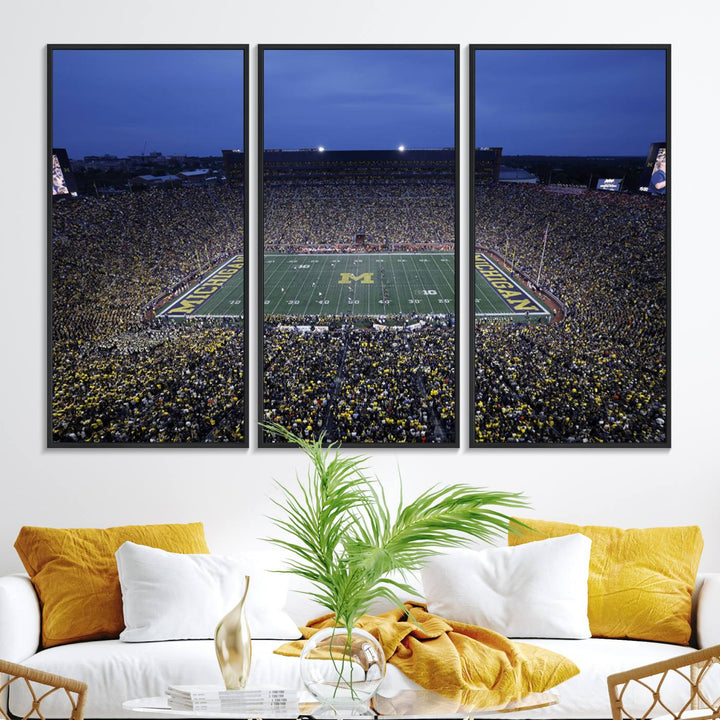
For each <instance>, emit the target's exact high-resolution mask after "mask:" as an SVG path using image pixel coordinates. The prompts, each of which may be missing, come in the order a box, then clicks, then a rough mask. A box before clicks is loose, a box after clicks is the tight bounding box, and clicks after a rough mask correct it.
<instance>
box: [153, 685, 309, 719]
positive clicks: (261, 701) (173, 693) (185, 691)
mask: <svg viewBox="0 0 720 720" xmlns="http://www.w3.org/2000/svg"><path fill="white" fill-rule="evenodd" d="M166 695H167V696H168V705H169V707H170V709H171V710H192V711H193V712H209V713H235V714H237V715H238V716H239V717H241V716H245V717H261V716H262V717H268V716H273V715H274V716H280V717H288V718H294V717H297V716H298V715H299V714H300V711H299V708H298V693H297V691H296V690H286V689H284V688H280V687H254V688H246V689H245V690H226V689H225V688H224V687H223V686H222V685H170V687H168V689H167V690H166Z"/></svg>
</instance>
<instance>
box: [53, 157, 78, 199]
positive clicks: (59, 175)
mask: <svg viewBox="0 0 720 720" xmlns="http://www.w3.org/2000/svg"><path fill="white" fill-rule="evenodd" d="M52 194H53V196H55V195H72V196H73V197H76V196H77V183H76V182H75V176H74V175H73V171H72V169H71V168H70V159H69V158H68V154H67V150H65V149H64V148H53V152H52Z"/></svg>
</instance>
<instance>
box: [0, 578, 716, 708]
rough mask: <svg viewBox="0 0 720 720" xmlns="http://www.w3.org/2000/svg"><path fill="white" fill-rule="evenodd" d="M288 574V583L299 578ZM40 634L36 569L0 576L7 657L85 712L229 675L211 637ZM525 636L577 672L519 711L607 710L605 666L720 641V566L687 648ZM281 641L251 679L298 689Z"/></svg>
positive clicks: (397, 685)
mask: <svg viewBox="0 0 720 720" xmlns="http://www.w3.org/2000/svg"><path fill="white" fill-rule="evenodd" d="M291 578H292V580H291V583H292V582H293V581H294V582H297V581H295V580H294V577H293V576H291ZM415 586H416V587H421V585H419V584H416V585H415ZM297 590H298V586H297V585H296V586H295V587H293V586H292V584H291V587H290V592H289V594H288V603H287V606H286V610H287V612H288V613H289V614H290V616H291V617H292V618H293V620H295V621H296V622H297V623H298V624H299V625H302V624H304V623H306V622H307V621H308V620H309V619H310V618H313V617H316V616H318V615H321V614H323V609H322V608H319V607H318V606H317V605H315V604H314V603H313V602H312V601H311V600H310V599H309V598H307V597H306V596H305V595H303V594H301V593H299V592H298V591H297ZM419 595H420V594H419V593H418V597H419ZM382 609H383V608H378V611H379V610H382ZM39 642H40V606H39V602H38V598H37V595H36V593H35V589H34V587H33V585H32V583H31V582H30V580H29V578H28V577H27V576H25V575H8V576H5V577H2V578H0V659H4V660H9V661H11V662H17V663H22V664H24V665H27V666H30V667H33V668H37V669H39V670H44V671H46V672H50V673H55V674H59V675H64V676H67V677H71V678H76V679H79V680H83V681H85V682H86V683H87V684H88V686H89V692H88V702H87V706H86V712H85V716H86V718H89V719H94V718H123V717H136V718H142V717H154V715H152V714H151V715H138V714H137V713H135V712H132V711H128V710H124V709H123V707H122V703H123V702H124V701H126V700H129V699H132V698H139V697H149V696H157V695H162V694H163V693H164V691H165V689H166V688H167V686H168V685H169V684H171V683H174V684H200V683H203V684H204V683H208V684H210V683H212V684H221V683H222V680H221V676H220V672H219V670H218V666H217V661H216V659H215V653H214V645H213V642H212V641H210V640H191V641H172V642H150V643H125V642H121V641H120V640H103V641H94V642H84V643H75V644H69V645H61V646H57V647H52V648H49V649H45V650H42V649H39ZM522 642H530V643H534V644H536V645H539V646H542V647H544V648H547V649H551V650H554V651H556V652H558V653H561V654H563V655H565V656H566V657H568V658H570V659H571V660H573V661H574V662H575V663H576V664H577V666H578V667H579V668H580V674H579V675H576V676H575V677H573V678H571V679H570V680H568V681H566V682H565V683H563V684H561V685H560V686H558V687H557V690H556V693H557V694H558V695H559V696H560V702H559V703H558V704H556V705H554V706H550V707H546V708H542V709H537V710H532V711H524V712H522V713H520V714H518V715H517V716H518V717H528V718H575V719H577V720H579V719H582V718H609V717H610V716H611V713H610V705H609V700H608V693H607V684H606V680H607V676H608V675H610V674H612V673H615V672H619V671H622V670H624V669H628V668H633V667H636V666H640V665H645V664H648V663H651V662H657V661H661V660H664V659H667V658H671V657H674V656H677V655H680V654H682V653H687V652H690V651H692V650H694V649H696V648H702V647H709V646H710V645H715V644H720V573H716V574H704V575H699V576H698V580H697V585H696V590H695V595H694V602H693V638H692V645H691V646H689V647H688V646H680V645H669V644H664V643H657V642H647V641H636V640H609V639H603V638H592V639H589V640H551V639H537V640H532V639H531V640H528V639H523V640H522ZM279 644H280V642H279V641H277V640H273V641H270V640H260V641H254V642H253V662H252V675H251V683H275V684H281V685H283V686H286V687H297V688H298V689H300V688H301V687H302V683H301V680H300V675H299V670H298V661H297V660H296V659H295V658H289V657H283V656H279V655H275V654H273V652H272V651H273V649H274V648H275V647H277V645H279ZM409 686H412V683H411V682H410V681H409V680H408V679H407V678H405V677H404V676H402V674H401V673H400V672H399V671H398V670H397V668H395V667H393V666H392V665H391V664H390V665H388V672H387V675H386V680H385V682H384V684H383V689H382V694H384V695H392V694H393V693H395V692H397V691H398V690H400V689H403V688H406V687H409ZM682 690H685V692H687V688H678V692H681V691H682ZM718 694H720V690H719V691H718ZM26 701H27V696H26V695H25V692H24V690H23V688H22V687H20V686H19V685H18V686H17V687H16V686H13V687H12V689H11V692H10V695H9V700H8V704H9V709H10V711H11V712H12V713H14V714H15V715H20V716H22V715H23V714H24V712H25V710H24V709H23V703H25V702H26ZM678 701H679V702H684V699H683V700H682V701H680V700H679V698H678ZM43 707H45V705H43ZM46 711H47V717H49V718H52V717H62V716H63V713H64V712H65V705H64V704H63V702H62V698H59V699H58V702H57V703H56V704H55V705H54V706H53V707H48V708H46ZM65 717H67V715H65ZM158 717H161V715H158Z"/></svg>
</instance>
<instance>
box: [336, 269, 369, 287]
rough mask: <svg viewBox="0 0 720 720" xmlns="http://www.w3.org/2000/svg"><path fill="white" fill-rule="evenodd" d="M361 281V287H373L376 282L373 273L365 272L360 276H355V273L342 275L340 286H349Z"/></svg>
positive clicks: (339, 281)
mask: <svg viewBox="0 0 720 720" xmlns="http://www.w3.org/2000/svg"><path fill="white" fill-rule="evenodd" d="M358 280H359V281H360V284H361V285H372V284H373V283H374V282H375V281H374V280H373V273H371V272H365V273H360V274H359V275H353V273H340V279H339V280H338V285H349V284H350V283H351V282H357V281H358Z"/></svg>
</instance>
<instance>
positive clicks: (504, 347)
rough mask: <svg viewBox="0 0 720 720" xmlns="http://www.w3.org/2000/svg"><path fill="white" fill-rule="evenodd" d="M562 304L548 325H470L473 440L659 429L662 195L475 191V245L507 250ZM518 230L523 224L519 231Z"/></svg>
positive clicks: (647, 436) (632, 437) (623, 439)
mask: <svg viewBox="0 0 720 720" xmlns="http://www.w3.org/2000/svg"><path fill="white" fill-rule="evenodd" d="M547 223H549V224H550V231H549V234H548V242H547V248H546V252H545V255H544V258H543V263H542V271H541V280H540V284H541V285H543V286H545V287H547V288H548V289H549V290H550V291H551V292H553V293H554V294H555V295H557V296H558V297H560V298H562V300H563V301H564V303H565V304H566V305H567V310H568V313H567V317H566V318H565V320H564V322H562V323H558V324H551V325H548V326H531V325H507V324H502V323H497V322H490V321H487V320H481V319H476V322H475V440H476V442H478V443H485V442H523V443H533V442H542V443H547V442H550V443H552V442H566V443H588V442H591V443H606V442H610V443H631V444H632V443H657V442H662V441H664V440H665V437H666V427H665V423H666V414H667V353H666V308H667V305H666V303H667V296H666V291H667V287H666V251H665V248H666V244H665V202H664V200H662V199H660V198H653V197H648V196H638V195H627V194H615V193H600V192H590V193H587V194H584V195H560V194H552V193H548V192H546V191H544V190H543V188H541V187H529V186H522V185H511V186H508V185H503V186H496V187H483V188H479V189H478V191H477V193H476V223H475V230H476V235H475V237H476V250H481V249H482V248H483V247H489V248H491V249H493V250H494V251H496V252H497V253H505V252H506V251H507V252H508V254H509V255H513V256H515V263H516V265H517V266H518V267H520V268H522V269H523V270H525V271H526V272H527V273H528V274H529V275H530V276H531V277H534V276H535V275H536V273H537V271H538V269H539V268H540V259H541V255H542V250H543V230H544V227H545V226H546V224H547ZM528 228H529V229H528Z"/></svg>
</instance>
